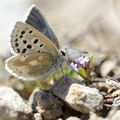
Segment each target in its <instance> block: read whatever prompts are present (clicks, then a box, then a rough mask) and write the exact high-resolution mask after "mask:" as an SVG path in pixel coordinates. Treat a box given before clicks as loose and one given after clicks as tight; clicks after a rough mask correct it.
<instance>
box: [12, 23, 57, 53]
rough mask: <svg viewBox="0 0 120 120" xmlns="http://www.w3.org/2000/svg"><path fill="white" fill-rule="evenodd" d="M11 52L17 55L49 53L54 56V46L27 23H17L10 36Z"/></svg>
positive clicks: (55, 49)
mask: <svg viewBox="0 0 120 120" xmlns="http://www.w3.org/2000/svg"><path fill="white" fill-rule="evenodd" d="M11 45H12V48H13V50H14V51H15V52H16V53H19V54H32V53H41V52H49V53H52V54H56V52H57V48H56V46H55V45H54V44H53V43H52V42H51V41H50V40H49V39H48V38H47V37H46V36H44V35H43V34H42V33H40V32H39V31H38V30H36V29H35V28H33V27H32V26H31V25H29V24H27V23H22V22H17V23H16V25H15V27H14V29H13V31H12V35H11Z"/></svg>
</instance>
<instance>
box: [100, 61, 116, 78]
mask: <svg viewBox="0 0 120 120" xmlns="http://www.w3.org/2000/svg"><path fill="white" fill-rule="evenodd" d="M115 67H116V61H114V60H113V61H112V60H107V61H105V62H104V63H103V64H102V65H101V67H100V72H101V75H102V77H106V76H108V74H109V73H110V72H111V71H113V70H114V69H115Z"/></svg>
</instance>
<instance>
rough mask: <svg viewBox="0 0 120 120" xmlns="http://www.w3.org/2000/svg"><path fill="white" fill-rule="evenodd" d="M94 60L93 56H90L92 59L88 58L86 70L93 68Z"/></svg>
mask: <svg viewBox="0 0 120 120" xmlns="http://www.w3.org/2000/svg"><path fill="white" fill-rule="evenodd" d="M94 59H95V57H94V56H92V57H90V58H89V62H88V69H91V68H93V63H94Z"/></svg>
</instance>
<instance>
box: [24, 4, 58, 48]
mask: <svg viewBox="0 0 120 120" xmlns="http://www.w3.org/2000/svg"><path fill="white" fill-rule="evenodd" d="M26 23H28V24H30V25H31V26H33V27H34V28H36V29H37V30H38V31H40V32H41V33H42V34H44V35H45V36H46V37H48V38H49V40H51V41H52V42H53V43H54V44H55V45H56V46H57V47H58V48H59V43H58V40H57V37H56V35H55V34H54V32H53V30H52V29H51V27H50V25H49V24H48V23H47V20H46V19H45V17H44V16H43V14H42V13H41V11H40V9H38V8H37V7H36V6H35V5H34V6H32V7H31V9H30V12H29V14H28V17H27V19H26Z"/></svg>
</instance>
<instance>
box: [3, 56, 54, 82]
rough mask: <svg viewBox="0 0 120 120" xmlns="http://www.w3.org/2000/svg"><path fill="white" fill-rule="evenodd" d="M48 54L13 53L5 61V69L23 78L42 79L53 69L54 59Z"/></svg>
mask: <svg viewBox="0 0 120 120" xmlns="http://www.w3.org/2000/svg"><path fill="white" fill-rule="evenodd" d="M52 58H53V57H51V56H50V55H48V54H40V55H38V54H29V55H15V56H13V57H11V58H9V59H7V61H6V66H5V68H6V70H7V71H8V72H9V73H11V74H12V75H14V76H15V77H17V78H19V79H23V80H36V79H40V80H44V79H45V78H46V77H47V76H48V75H49V74H50V73H51V72H52V71H53V70H54V64H53V63H54V60H52Z"/></svg>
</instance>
